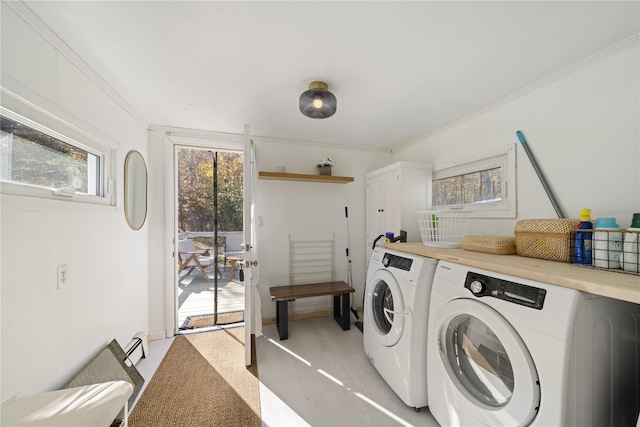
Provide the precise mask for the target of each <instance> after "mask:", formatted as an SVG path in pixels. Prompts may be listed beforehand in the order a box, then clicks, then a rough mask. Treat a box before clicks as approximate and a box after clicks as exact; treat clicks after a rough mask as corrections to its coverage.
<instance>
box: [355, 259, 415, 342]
mask: <svg viewBox="0 0 640 427" xmlns="http://www.w3.org/2000/svg"><path fill="white" fill-rule="evenodd" d="M364 307H365V308H364V309H365V310H366V311H368V313H367V318H368V319H370V323H371V324H367V325H366V326H365V328H371V330H372V331H373V332H374V333H373V335H374V337H375V339H376V340H377V341H378V342H379V343H381V344H382V345H384V346H387V347H389V346H392V345H395V344H396V343H397V342H398V341H399V340H400V337H401V336H402V330H403V328H404V322H405V317H406V316H408V315H409V313H408V312H405V305H404V300H403V298H402V292H401V291H400V286H399V285H398V281H397V280H396V278H395V277H394V276H393V274H391V273H389V272H388V271H387V270H378V271H376V272H375V273H374V274H373V276H372V277H371V281H370V283H367V297H366V299H365V303H364Z"/></svg>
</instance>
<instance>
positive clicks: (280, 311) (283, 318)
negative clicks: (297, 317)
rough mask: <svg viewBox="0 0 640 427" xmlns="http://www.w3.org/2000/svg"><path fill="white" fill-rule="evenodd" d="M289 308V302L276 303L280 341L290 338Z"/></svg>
mask: <svg viewBox="0 0 640 427" xmlns="http://www.w3.org/2000/svg"><path fill="white" fill-rule="evenodd" d="M288 311H289V306H288V301H276V328H277V329H278V336H279V337H280V340H286V339H287V338H289V323H288V322H289V313H288Z"/></svg>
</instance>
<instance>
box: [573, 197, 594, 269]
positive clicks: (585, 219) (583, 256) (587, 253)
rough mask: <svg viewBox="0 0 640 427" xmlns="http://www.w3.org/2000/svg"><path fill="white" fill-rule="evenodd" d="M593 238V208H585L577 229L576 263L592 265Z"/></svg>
mask: <svg viewBox="0 0 640 427" xmlns="http://www.w3.org/2000/svg"><path fill="white" fill-rule="evenodd" d="M582 230H584V231H582ZM587 230H589V231H587ZM592 239H593V222H591V209H589V208H584V209H582V211H580V223H579V224H578V229H577V231H576V242H575V249H574V252H573V260H574V263H575V264H583V265H591V255H592V252H591V251H592V244H593V240H592Z"/></svg>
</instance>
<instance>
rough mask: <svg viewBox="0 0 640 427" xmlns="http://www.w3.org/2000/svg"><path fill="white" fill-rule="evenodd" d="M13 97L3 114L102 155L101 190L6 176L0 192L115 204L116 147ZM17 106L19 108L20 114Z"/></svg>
mask: <svg viewBox="0 0 640 427" xmlns="http://www.w3.org/2000/svg"><path fill="white" fill-rule="evenodd" d="M5 94H6V92H4V91H3V98H4V99H3V104H5V103H6V102H5V101H7V100H9V99H8V98H9V97H4V95H5ZM10 100H11V101H13V102H8V103H9V104H10V106H11V107H12V108H11V109H9V108H7V107H6V106H5V105H2V106H0V113H1V114H2V115H3V116H5V117H7V118H9V119H11V120H13V121H16V122H18V123H21V124H23V125H25V126H28V127H30V128H32V129H35V130H37V131H39V132H42V133H44V134H47V135H49V136H52V137H54V138H56V139H59V140H60V141H63V142H65V143H67V144H70V145H73V146H74V147H77V148H79V149H81V150H84V151H87V152H89V153H91V154H94V155H96V156H98V157H99V158H100V175H99V180H100V183H99V190H98V193H99V194H98V195H89V194H82V193H76V192H74V191H70V190H68V189H54V188H49V187H43V186H39V185H32V184H25V183H20V182H13V181H6V180H0V194H6V195H13V196H27V197H36V198H42V199H55V200H64V201H70V202H79V203H90V204H97V205H108V206H115V197H114V194H113V193H114V191H113V178H112V177H113V174H114V172H113V171H114V167H115V166H114V159H115V149H113V148H112V147H110V146H108V145H107V144H105V143H103V142H101V141H99V140H98V139H96V138H95V137H93V136H91V135H89V134H88V133H86V132H84V131H82V130H81V129H79V128H77V127H75V126H72V125H70V124H69V123H67V122H65V121H63V120H61V119H59V118H58V117H55V116H53V115H52V114H49V113H47V112H44V111H42V110H40V109H38V108H37V107H35V106H33V105H29V104H27V103H24V102H21V101H20V100H17V99H16V98H14V97H10ZM16 110H17V111H20V114H19V113H18V112H16Z"/></svg>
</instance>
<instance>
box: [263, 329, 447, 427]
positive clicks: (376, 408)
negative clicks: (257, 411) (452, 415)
mask: <svg viewBox="0 0 640 427" xmlns="http://www.w3.org/2000/svg"><path fill="white" fill-rule="evenodd" d="M289 328H290V332H291V331H293V333H291V335H290V338H289V339H288V340H285V341H280V340H279V339H278V334H277V331H276V327H275V325H265V326H264V327H263V336H261V337H259V338H257V339H256V345H257V358H258V371H259V372H260V383H261V387H263V388H262V390H263V391H264V390H268V393H267V394H271V396H270V397H268V398H269V399H270V401H274V402H276V404H279V405H282V406H281V407H280V412H286V411H293V412H295V413H296V414H297V416H298V417H300V418H301V419H302V420H304V422H306V423H308V424H310V425H323V426H334V425H342V426H379V425H420V426H434V427H437V426H438V423H437V422H436V421H435V419H434V418H433V416H432V415H431V414H430V413H429V411H428V409H427V408H423V409H422V410H421V411H420V412H415V411H414V410H413V408H410V407H408V406H406V405H405V404H404V402H402V400H401V399H400V398H399V397H398V396H396V395H395V393H394V392H393V390H391V388H390V387H389V386H388V385H387V384H386V383H385V382H384V379H383V378H382V377H381V376H380V375H379V374H378V372H377V370H376V369H375V368H374V366H373V365H372V364H371V363H370V362H369V360H368V359H367V357H366V355H365V353H364V346H363V337H362V333H361V332H360V331H359V330H358V329H356V328H351V330H349V331H343V330H342V329H341V328H340V327H338V326H337V325H336V323H335V321H334V320H333V319H331V318H322V319H308V320H303V321H297V322H290V324H289ZM261 396H262V394H261ZM270 417H274V418H276V419H269V418H270ZM262 422H263V425H282V420H281V419H278V415H277V411H276V412H275V413H271V414H270V413H267V412H265V411H263V413H262ZM285 424H286V422H285ZM296 425H299V424H296Z"/></svg>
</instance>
